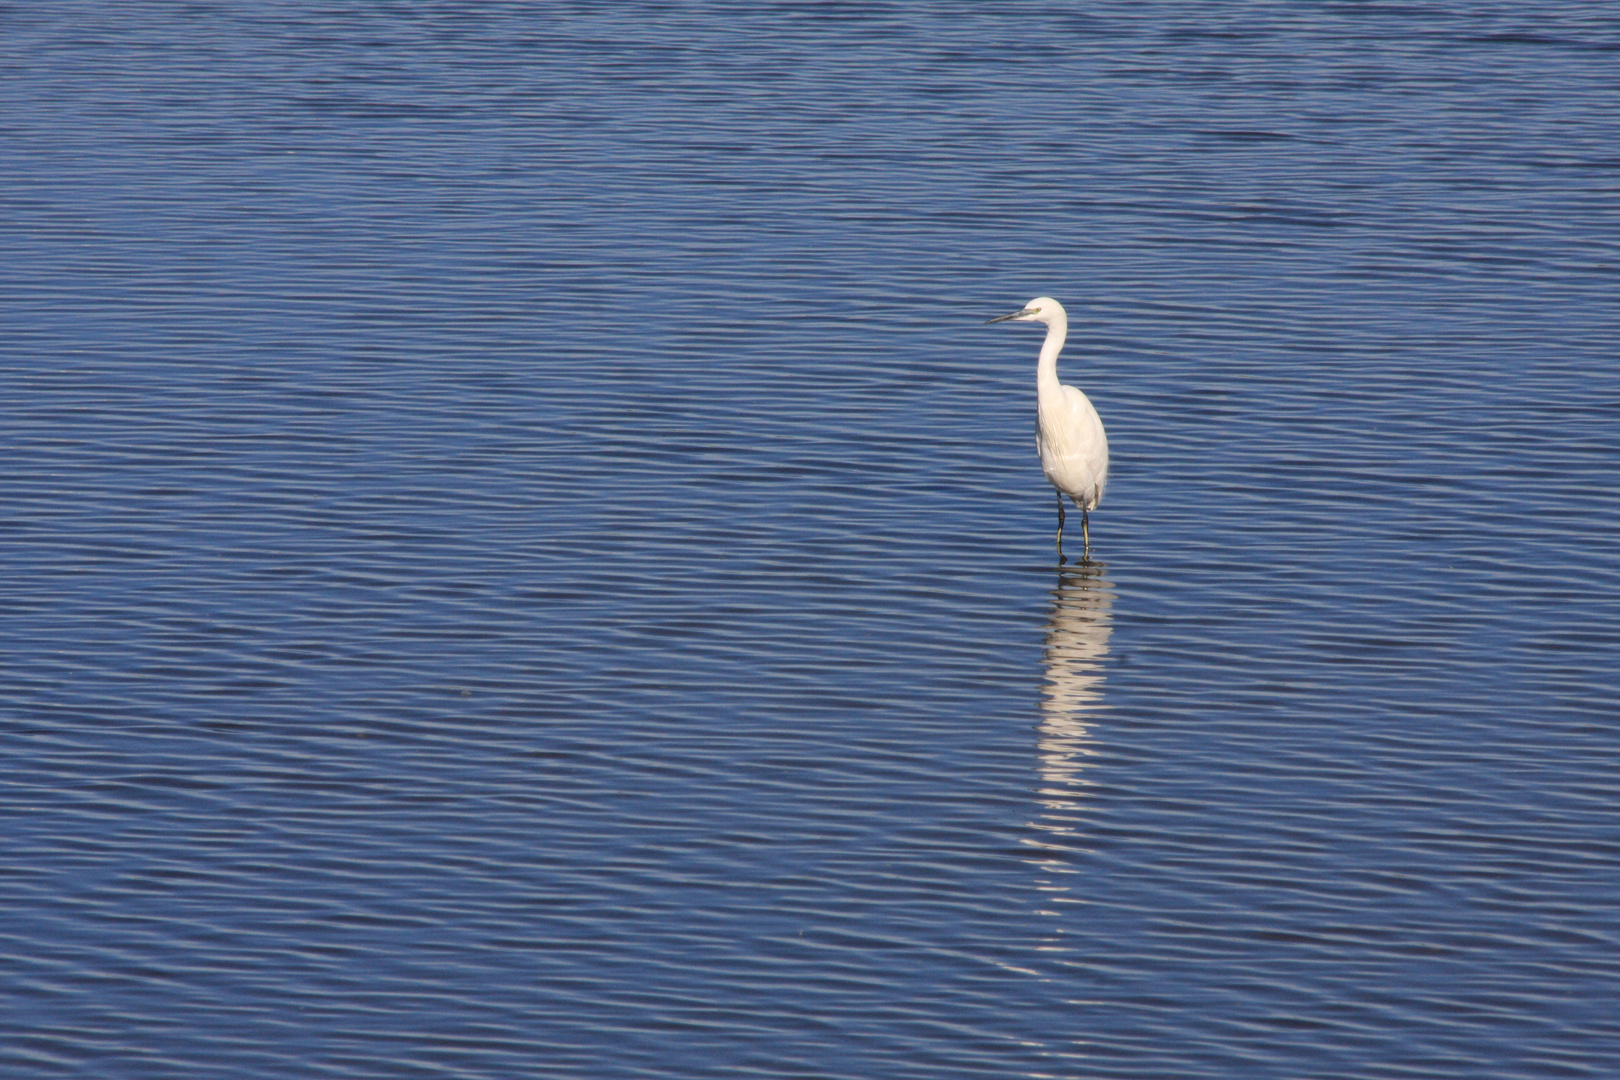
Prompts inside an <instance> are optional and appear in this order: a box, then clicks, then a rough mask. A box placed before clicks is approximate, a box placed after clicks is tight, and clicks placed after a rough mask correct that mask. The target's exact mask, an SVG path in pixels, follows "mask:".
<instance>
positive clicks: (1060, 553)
mask: <svg viewBox="0 0 1620 1080" xmlns="http://www.w3.org/2000/svg"><path fill="white" fill-rule="evenodd" d="M1057 497H1058V534H1057V549H1058V565H1059V566H1062V565H1063V562H1064V559H1063V492H1061V491H1060V492H1058V493H1057Z"/></svg>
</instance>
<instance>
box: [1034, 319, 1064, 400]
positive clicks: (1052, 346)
mask: <svg viewBox="0 0 1620 1080" xmlns="http://www.w3.org/2000/svg"><path fill="white" fill-rule="evenodd" d="M1068 336H1069V320H1068V319H1066V318H1064V317H1063V316H1062V315H1059V316H1058V317H1057V318H1055V319H1053V320H1052V321H1051V323H1049V324H1048V325H1047V327H1046V342H1045V344H1043V345H1042V346H1041V360H1040V363H1038V364H1036V365H1035V385H1036V387H1037V388H1039V387H1043V386H1046V385H1048V384H1050V385H1052V386H1056V385H1057V382H1058V376H1057V358H1058V353H1060V352H1062V351H1063V341H1064V339H1065V338H1067V337H1068Z"/></svg>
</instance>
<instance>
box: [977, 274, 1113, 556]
mask: <svg viewBox="0 0 1620 1080" xmlns="http://www.w3.org/2000/svg"><path fill="white" fill-rule="evenodd" d="M1009 320H1011V321H1014V322H1041V323H1045V324H1046V342H1045V344H1043V345H1042V346H1041V359H1040V362H1039V363H1038V364H1036V366H1035V408H1036V422H1035V449H1036V450H1037V451H1038V452H1039V453H1040V455H1041V471H1042V472H1044V473H1045V474H1046V479H1047V482H1048V483H1050V484H1051V485H1052V486H1053V487H1054V488H1056V489H1057V493H1058V532H1057V544H1058V560H1059V561H1060V562H1061V561H1062V560H1063V496H1065V495H1067V496H1068V497H1069V498H1070V499H1072V500H1073V501H1074V505H1075V506H1077V507H1079V508H1080V529H1081V533H1082V535H1084V537H1085V545H1086V551H1087V552H1088V553H1089V552H1090V550H1091V530H1090V527H1089V523H1088V514H1089V511H1091V510H1094V509H1096V507H1097V504H1098V503H1100V502H1102V497H1103V490H1104V489H1105V488H1106V487H1107V486H1108V436H1107V435H1105V434H1104V433H1103V425H1102V418H1101V417H1099V416H1098V415H1097V410H1096V409H1094V408H1092V405H1091V401H1090V400H1089V399H1088V398H1087V397H1086V395H1084V394H1082V393H1081V392H1080V391H1079V390H1076V389H1075V388H1074V387H1072V386H1064V385H1063V384H1062V383H1060V382H1058V375H1057V358H1058V353H1059V352H1061V351H1062V350H1063V341H1064V339H1065V338H1066V337H1068V334H1069V315H1068V312H1066V311H1064V310H1063V305H1062V304H1060V303H1058V302H1057V301H1056V300H1053V299H1052V298H1051V297H1050V296H1037V297H1036V298H1035V299H1033V300H1031V301H1030V302H1029V303H1027V304H1025V305H1024V307H1023V309H1022V310H1020V311H1015V312H1013V313H1012V314H1010V315H1002V316H1000V317H998V318H994V319H990V320H987V321H988V322H993V323H998V322H1007V321H1009Z"/></svg>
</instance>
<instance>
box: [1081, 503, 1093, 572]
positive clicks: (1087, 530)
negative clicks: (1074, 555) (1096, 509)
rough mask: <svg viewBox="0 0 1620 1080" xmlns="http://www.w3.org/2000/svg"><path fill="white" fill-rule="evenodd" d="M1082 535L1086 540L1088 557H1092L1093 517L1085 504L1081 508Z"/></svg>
mask: <svg viewBox="0 0 1620 1080" xmlns="http://www.w3.org/2000/svg"><path fill="white" fill-rule="evenodd" d="M1080 536H1081V538H1082V539H1084V540H1085V544H1086V558H1088V559H1089V558H1091V518H1090V515H1088V514H1087V513H1086V508H1085V507H1083V506H1082V507H1081V508H1080Z"/></svg>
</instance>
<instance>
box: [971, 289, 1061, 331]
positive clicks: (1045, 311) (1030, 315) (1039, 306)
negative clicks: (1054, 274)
mask: <svg viewBox="0 0 1620 1080" xmlns="http://www.w3.org/2000/svg"><path fill="white" fill-rule="evenodd" d="M1009 319H1010V320H1012V321H1013V322H1043V323H1046V324H1047V325H1048V326H1050V325H1051V324H1052V323H1053V322H1054V321H1056V320H1058V319H1063V320H1064V321H1067V319H1068V316H1067V314H1066V313H1065V312H1064V310H1063V305H1062V304H1060V303H1058V302H1057V301H1056V300H1054V299H1052V298H1051V297H1050V296H1037V297H1036V298H1035V299H1033V300H1031V301H1030V302H1029V303H1027V304H1025V305H1024V306H1023V308H1022V309H1021V310H1018V311H1014V312H1012V313H1011V314H1009V315H998V316H997V317H996V318H994V319H986V320H985V322H986V323H987V324H988V323H997V322H1007V321H1008V320H1009Z"/></svg>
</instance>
